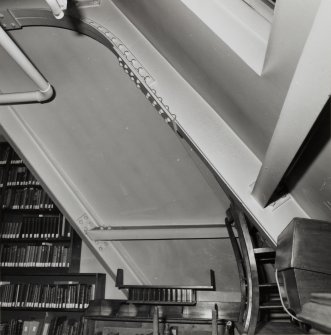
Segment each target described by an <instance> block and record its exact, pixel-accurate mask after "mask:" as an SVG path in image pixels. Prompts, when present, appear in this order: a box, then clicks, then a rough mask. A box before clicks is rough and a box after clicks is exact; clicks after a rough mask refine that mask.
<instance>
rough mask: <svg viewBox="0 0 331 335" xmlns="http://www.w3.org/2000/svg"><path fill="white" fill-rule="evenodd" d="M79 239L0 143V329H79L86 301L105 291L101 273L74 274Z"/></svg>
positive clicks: (5, 145)
mask: <svg viewBox="0 0 331 335" xmlns="http://www.w3.org/2000/svg"><path fill="white" fill-rule="evenodd" d="M47 206H49V208H46V207H47ZM13 207H14V208H13ZM15 207H16V208H15ZM81 244H82V242H81V239H80V237H79V236H78V234H77V233H76V232H75V231H74V229H73V228H72V227H71V226H70V224H69V222H68V221H67V220H66V218H65V217H63V215H62V214H61V213H60V211H59V210H58V209H57V208H56V206H55V204H54V203H53V201H52V199H51V198H50V197H49V196H48V194H47V193H46V192H45V191H44V190H43V188H42V186H41V185H40V183H39V182H38V181H37V180H36V178H35V177H34V176H33V175H32V174H31V173H30V171H29V170H28V169H27V168H26V166H25V165H24V163H23V161H22V160H21V159H20V158H19V157H18V156H17V154H16V153H15V152H14V150H13V149H12V148H11V147H10V146H9V144H8V143H0V266H1V272H0V310H1V312H0V333H1V334H2V329H4V333H7V332H8V333H9V332H10V333H11V334H22V332H23V330H22V329H23V328H24V327H25V328H26V327H34V328H35V326H36V325H39V330H41V329H43V331H44V329H45V327H46V325H48V326H49V327H51V328H52V329H53V330H54V331H55V333H58V334H60V333H62V331H61V330H68V329H71V328H72V327H73V328H77V327H78V328H79V329H81V322H80V319H81V317H82V316H83V313H84V312H85V310H86V308H87V306H88V304H89V301H90V300H93V299H102V298H104V293H105V274H99V273H79V268H80V254H81ZM59 265H61V266H59ZM54 320H55V321H54ZM70 327H71V328H70ZM76 330H77V329H76ZM28 333H29V334H30V332H28ZM40 333H41V332H40ZM55 333H54V334H55ZM50 334H53V333H52V332H51V333H50ZM78 334H81V333H80V332H78Z"/></svg>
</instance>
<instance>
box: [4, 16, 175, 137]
mask: <svg viewBox="0 0 331 335" xmlns="http://www.w3.org/2000/svg"><path fill="white" fill-rule="evenodd" d="M10 13H11V14H12V15H13V17H14V18H15V20H16V21H17V23H18V24H19V25H20V26H21V27H31V26H46V27H55V28H63V29H69V30H74V31H77V28H76V27H79V33H81V34H84V35H86V36H89V37H91V38H93V39H94V40H96V41H98V42H100V43H101V44H103V45H104V46H105V47H106V48H108V49H109V50H110V51H112V53H113V54H114V55H115V56H116V57H117V59H118V61H119V65H120V66H121V67H122V68H123V70H124V72H125V73H127V74H128V76H129V77H130V79H131V80H132V81H133V82H135V84H136V86H137V88H138V89H139V90H140V91H141V92H142V93H143V94H144V95H145V97H146V98H147V99H148V101H149V102H150V103H151V104H152V106H153V107H154V108H155V109H156V110H157V111H158V113H159V114H160V115H161V116H162V117H163V119H164V120H165V122H166V123H167V124H169V126H170V127H171V128H173V130H175V131H177V130H178V124H177V122H176V115H174V114H172V113H171V112H170V110H169V106H167V105H166V104H165V103H164V102H163V99H162V97H161V96H159V95H158V94H157V92H156V91H155V90H154V89H152V88H151V87H150V86H149V85H150V84H151V83H153V82H154V79H153V78H152V77H151V75H150V74H149V73H148V71H147V70H146V69H145V68H144V67H143V66H142V65H141V63H140V62H139V61H138V60H137V59H136V57H135V56H134V55H133V54H132V53H131V52H130V50H129V49H128V48H127V47H126V46H125V45H124V43H123V42H122V41H121V40H120V39H119V38H118V37H116V36H115V35H114V34H113V33H112V32H111V31H109V30H108V29H107V28H105V27H103V26H102V25H100V24H99V23H97V22H95V21H93V20H90V19H88V18H82V19H78V18H76V17H74V16H68V15H65V16H64V18H63V19H61V20H56V19H55V18H54V16H53V14H52V12H51V11H49V10H45V9H16V10H11V11H10ZM11 29H17V28H16V27H10V26H8V28H7V30H11Z"/></svg>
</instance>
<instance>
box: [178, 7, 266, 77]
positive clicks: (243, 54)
mask: <svg viewBox="0 0 331 335" xmlns="http://www.w3.org/2000/svg"><path fill="white" fill-rule="evenodd" d="M181 1H182V2H183V3H184V4H185V5H186V6H187V7H188V8H189V9H190V10H191V11H192V12H193V13H195V14H196V15H197V16H198V17H199V18H200V19H201V20H202V21H203V22H204V24H206V25H207V26H208V27H209V28H210V29H211V30H212V31H213V32H214V33H215V34H216V35H217V36H218V37H219V38H220V39H222V40H223V41H224V42H225V43H226V44H227V45H228V46H229V47H230V48H231V49H232V50H233V51H234V52H235V53H236V54H237V55H238V56H239V57H240V58H241V59H242V60H243V61H244V62H245V63H246V64H247V65H248V66H249V67H251V68H252V69H253V70H254V71H255V72H256V73H257V74H258V75H261V73H262V69H263V64H264V58H265V54H266V50H267V45H268V39H269V34H270V30H271V24H270V22H268V21H267V20H266V19H265V18H264V17H262V16H261V15H259V14H258V13H257V12H256V11H255V10H253V8H251V7H249V6H248V5H247V4H246V3H245V2H243V1H242V0H211V1H203V2H202V1H200V0H181Z"/></svg>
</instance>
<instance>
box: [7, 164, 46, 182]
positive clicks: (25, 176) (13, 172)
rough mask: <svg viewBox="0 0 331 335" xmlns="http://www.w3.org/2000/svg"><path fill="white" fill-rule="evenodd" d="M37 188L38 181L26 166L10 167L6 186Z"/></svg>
mask: <svg viewBox="0 0 331 335" xmlns="http://www.w3.org/2000/svg"><path fill="white" fill-rule="evenodd" d="M31 185H32V186H37V185H40V183H39V181H38V180H37V179H36V178H35V177H34V176H33V174H32V173H31V172H30V171H29V170H28V168H27V167H26V166H15V167H12V168H11V169H10V170H9V172H8V177H7V186H31Z"/></svg>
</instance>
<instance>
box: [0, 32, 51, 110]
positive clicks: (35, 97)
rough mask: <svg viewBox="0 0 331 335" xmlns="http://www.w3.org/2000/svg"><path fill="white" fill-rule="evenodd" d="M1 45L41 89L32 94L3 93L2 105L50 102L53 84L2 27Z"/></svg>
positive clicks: (0, 96)
mask: <svg viewBox="0 0 331 335" xmlns="http://www.w3.org/2000/svg"><path fill="white" fill-rule="evenodd" d="M0 45H1V46H2V47H3V48H4V49H5V50H6V52H7V53H8V54H9V55H10V56H11V57H12V58H13V60H14V61H15V62H16V63H17V64H18V65H19V66H20V67H21V68H22V70H23V71H24V72H25V73H26V74H27V75H28V76H29V77H30V78H31V79H32V80H33V82H34V83H35V84H36V85H37V86H38V88H39V90H37V91H32V92H15V93H2V94H0V104H1V105H11V104H18V103H30V102H43V101H47V100H49V99H50V98H51V97H52V96H53V94H54V92H53V88H52V86H51V84H50V83H49V82H48V81H47V80H45V78H44V77H43V76H42V75H41V74H40V73H39V71H38V70H37V69H36V68H35V67H34V65H33V64H32V63H31V62H30V60H29V59H28V58H27V57H26V56H25V55H24V53H23V52H22V51H21V50H20V49H19V47H18V46H17V45H16V44H15V43H14V41H13V40H12V39H11V38H10V37H9V36H8V35H7V33H6V32H5V31H4V30H3V28H2V27H1V26H0Z"/></svg>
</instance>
